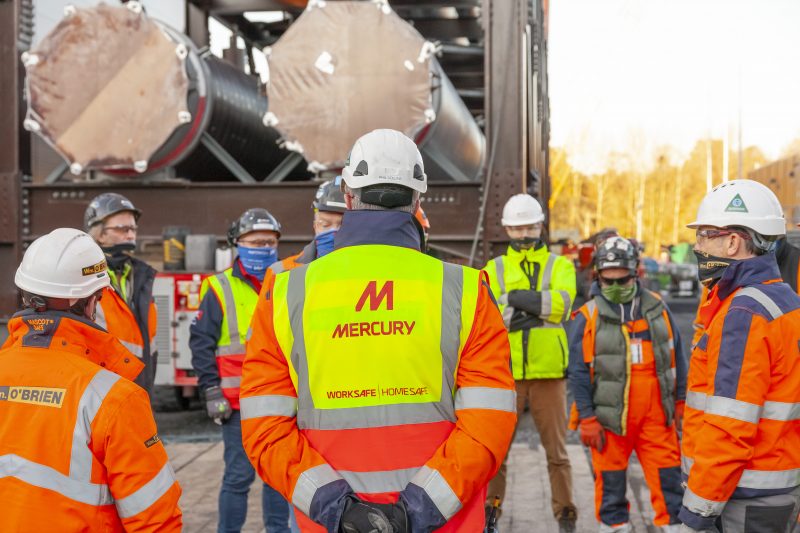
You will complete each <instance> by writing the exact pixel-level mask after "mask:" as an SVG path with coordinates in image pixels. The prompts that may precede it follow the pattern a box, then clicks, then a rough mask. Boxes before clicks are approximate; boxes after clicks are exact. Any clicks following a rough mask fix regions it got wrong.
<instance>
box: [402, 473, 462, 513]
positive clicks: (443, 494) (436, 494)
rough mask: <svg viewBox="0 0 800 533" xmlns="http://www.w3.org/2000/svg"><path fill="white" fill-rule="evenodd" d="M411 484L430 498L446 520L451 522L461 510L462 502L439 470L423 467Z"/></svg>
mask: <svg viewBox="0 0 800 533" xmlns="http://www.w3.org/2000/svg"><path fill="white" fill-rule="evenodd" d="M410 482H411V483H413V484H414V485H417V486H418V487H420V488H421V489H422V490H424V491H425V492H426V493H427V494H428V496H430V498H431V500H433V503H434V505H436V508H437V509H439V512H440V513H442V516H444V517H445V519H446V520H450V519H451V518H452V517H453V516H454V515H455V514H456V513H457V512H458V511H459V510H460V509H461V500H459V499H458V496H456V493H455V491H453V489H452V488H451V487H450V485H449V484H448V483H447V481H446V480H445V479H444V477H442V474H440V473H439V471H438V470H434V469H433V468H430V467H428V466H423V467H422V468H420V469H419V472H417V474H416V475H415V476H414V477H413V478H412V479H411V481H410Z"/></svg>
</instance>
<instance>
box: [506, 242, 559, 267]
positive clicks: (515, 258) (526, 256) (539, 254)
mask: <svg viewBox="0 0 800 533" xmlns="http://www.w3.org/2000/svg"><path fill="white" fill-rule="evenodd" d="M548 255H549V252H548V251H547V245H546V244H542V245H540V246H539V247H538V248H528V249H527V250H515V249H514V248H513V247H512V246H511V245H510V244H509V245H508V249H507V250H506V256H507V257H508V258H509V259H510V260H511V261H512V262H517V263H520V262H522V261H528V262H529V263H543V262H544V261H545V260H546V259H547V256H548Z"/></svg>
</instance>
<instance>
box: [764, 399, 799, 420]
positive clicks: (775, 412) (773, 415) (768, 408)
mask: <svg viewBox="0 0 800 533" xmlns="http://www.w3.org/2000/svg"><path fill="white" fill-rule="evenodd" d="M761 418H768V419H770V420H781V421H784V422H790V421H793V420H800V403H786V402H764V410H763V412H762V413H761Z"/></svg>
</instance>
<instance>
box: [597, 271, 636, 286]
mask: <svg viewBox="0 0 800 533" xmlns="http://www.w3.org/2000/svg"><path fill="white" fill-rule="evenodd" d="M634 277H636V276H634V275H633V274H628V275H627V276H625V277H622V278H613V279H612V278H604V277H603V276H600V283H602V284H603V285H606V286H611V285H627V284H628V282H629V281H630V280H632V279H633V278H634Z"/></svg>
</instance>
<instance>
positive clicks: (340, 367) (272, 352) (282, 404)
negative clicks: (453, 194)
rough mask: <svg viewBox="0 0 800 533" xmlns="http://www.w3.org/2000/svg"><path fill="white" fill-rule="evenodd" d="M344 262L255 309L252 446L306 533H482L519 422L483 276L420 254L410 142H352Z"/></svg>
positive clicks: (309, 272)
mask: <svg viewBox="0 0 800 533" xmlns="http://www.w3.org/2000/svg"><path fill="white" fill-rule="evenodd" d="M342 174H343V180H344V184H345V185H344V192H345V199H346V202H347V205H348V211H347V212H346V213H345V215H344V220H343V222H342V227H341V229H340V230H339V232H338V233H337V235H336V241H335V247H334V251H333V252H331V253H329V254H328V255H326V256H324V257H321V258H319V259H317V260H315V261H313V262H312V263H310V264H308V265H304V266H300V267H298V268H295V269H293V270H291V271H289V272H285V273H281V274H278V275H277V276H276V277H275V278H274V280H272V282H271V283H272V285H271V286H270V287H269V288H268V290H266V291H265V293H264V297H262V298H261V300H260V301H259V303H258V306H257V307H256V312H255V315H254V318H253V322H252V329H253V334H252V338H251V339H250V341H249V343H248V346H247V357H246V359H245V363H244V373H243V379H242V388H241V408H242V434H243V439H244V447H245V450H246V451H247V452H248V455H249V456H250V460H251V461H252V462H253V464H254V465H255V467H256V470H257V471H258V473H259V474H260V475H261V477H262V478H263V479H264V480H265V481H266V482H267V483H269V484H270V485H272V486H273V487H275V488H276V489H277V490H278V491H280V492H281V493H283V495H284V496H286V498H288V499H290V500H291V502H292V504H293V505H294V506H295V508H296V509H297V510H298V511H299V513H298V523H299V525H300V528H301V530H303V531H306V532H319V531H328V532H331V533H333V532H339V531H340V528H341V529H342V530H343V531H372V530H374V531H381V532H392V533H394V532H398V533H402V532H406V531H414V532H415V533H416V532H421V533H424V532H430V531H434V530H438V531H448V532H455V531H464V532H478V531H482V530H483V527H484V520H485V516H484V507H483V501H484V496H485V492H486V485H487V483H488V481H489V479H491V477H492V476H493V475H494V474H495V473H496V472H497V470H498V468H499V466H500V464H501V463H502V461H503V457H504V456H505V453H506V451H507V449H508V446H509V444H510V442H511V437H512V435H513V432H514V426H515V423H516V404H515V392H514V381H513V379H512V377H511V373H510V370H509V356H510V355H509V346H508V339H507V334H506V331H505V327H504V326H503V320H502V317H501V316H500V313H499V311H498V310H497V307H496V306H495V304H494V302H493V301H492V297H491V293H490V291H489V289H488V287H487V284H486V282H485V277H484V275H483V274H481V273H480V272H479V271H477V270H473V269H470V268H465V267H461V266H458V265H452V264H446V263H442V262H441V261H438V260H436V259H434V258H432V257H430V256H427V255H425V254H422V253H420V241H419V232H418V231H417V229H416V228H415V226H414V222H413V213H414V212H415V211H416V208H417V207H418V205H419V194H420V193H422V192H424V191H425V190H426V186H427V183H426V177H425V173H424V170H423V164H422V158H421V156H420V154H419V151H418V150H417V147H416V146H415V145H414V143H413V142H412V141H411V140H410V139H408V138H407V137H405V136H404V135H403V134H402V133H400V132H397V131H393V130H376V131H373V132H371V133H368V134H366V135H365V136H363V137H361V138H360V139H359V140H358V141H356V144H355V146H354V147H353V150H352V152H351V154H350V157H349V163H348V165H347V166H346V167H345V168H344V170H343V173H342Z"/></svg>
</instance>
